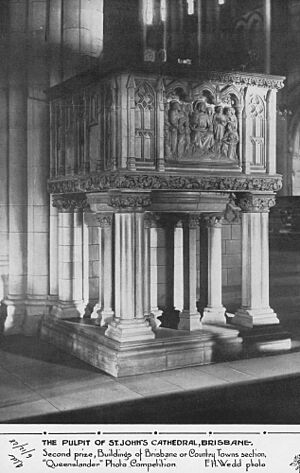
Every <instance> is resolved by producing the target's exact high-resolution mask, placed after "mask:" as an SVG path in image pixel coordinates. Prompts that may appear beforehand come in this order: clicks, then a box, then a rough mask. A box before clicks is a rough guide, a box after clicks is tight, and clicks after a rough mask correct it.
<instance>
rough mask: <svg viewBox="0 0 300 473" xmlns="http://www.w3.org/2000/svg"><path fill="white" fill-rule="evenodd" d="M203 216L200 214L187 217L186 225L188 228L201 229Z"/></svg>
mask: <svg viewBox="0 0 300 473" xmlns="http://www.w3.org/2000/svg"><path fill="white" fill-rule="evenodd" d="M201 219H202V217H201V215H200V214H189V215H187V217H186V219H185V221H184V224H185V225H186V226H187V227H188V228H197V227H199V225H200V223H201Z"/></svg>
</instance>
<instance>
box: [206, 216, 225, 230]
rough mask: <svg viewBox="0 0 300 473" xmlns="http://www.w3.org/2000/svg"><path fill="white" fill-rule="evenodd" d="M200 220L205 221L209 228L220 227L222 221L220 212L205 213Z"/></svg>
mask: <svg viewBox="0 0 300 473" xmlns="http://www.w3.org/2000/svg"><path fill="white" fill-rule="evenodd" d="M202 220H203V221H204V222H205V224H206V226H207V227H210V228H221V227H222V223H223V215H222V214H207V215H203V216H202Z"/></svg>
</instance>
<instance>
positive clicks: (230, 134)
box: [222, 122, 239, 161]
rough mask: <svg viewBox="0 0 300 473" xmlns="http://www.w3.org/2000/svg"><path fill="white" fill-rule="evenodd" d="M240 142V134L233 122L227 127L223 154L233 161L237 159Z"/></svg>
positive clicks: (223, 141) (223, 142)
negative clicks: (237, 148)
mask: <svg viewBox="0 0 300 473" xmlns="http://www.w3.org/2000/svg"><path fill="white" fill-rule="evenodd" d="M238 142H239V134H238V132H237V130H236V128H235V126H234V124H233V123H232V122H228V123H227V125H226V131H225V134H224V137H223V140H222V154H223V155H225V157H227V158H228V159H230V160H231V161H235V160H236V158H237V154H236V147H237V144H238Z"/></svg>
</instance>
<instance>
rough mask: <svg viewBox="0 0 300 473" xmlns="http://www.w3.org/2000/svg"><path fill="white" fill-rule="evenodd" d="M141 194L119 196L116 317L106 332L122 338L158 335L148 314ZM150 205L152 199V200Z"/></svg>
mask: <svg viewBox="0 0 300 473" xmlns="http://www.w3.org/2000/svg"><path fill="white" fill-rule="evenodd" d="M146 200H148V199H147V198H146V199H145V198H144V197H141V196H134V197H124V198H123V197H121V198H119V197H117V198H115V199H112V202H111V206H115V207H117V212H116V213H115V214H114V245H115V248H114V249H115V254H114V259H115V260H114V274H115V278H114V297H115V317H114V319H113V320H112V321H111V322H110V323H109V324H108V328H107V330H106V332H105V335H106V336H107V337H109V338H112V339H113V340H116V341H118V342H128V341H141V340H148V339H152V338H154V333H153V332H152V329H151V327H150V325H149V323H148V322H147V321H146V319H145V316H144V270H145V268H144V247H145V242H144V237H145V234H144V213H143V212H142V211H141V210H140V209H141V207H142V206H143V202H144V201H145V203H146ZM148 205H149V203H148Z"/></svg>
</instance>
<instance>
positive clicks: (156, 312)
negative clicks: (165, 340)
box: [146, 309, 162, 328]
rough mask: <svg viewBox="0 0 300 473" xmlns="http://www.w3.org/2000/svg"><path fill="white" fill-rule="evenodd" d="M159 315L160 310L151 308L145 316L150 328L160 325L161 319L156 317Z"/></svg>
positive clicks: (160, 313)
mask: <svg viewBox="0 0 300 473" xmlns="http://www.w3.org/2000/svg"><path fill="white" fill-rule="evenodd" d="M161 315H162V310H160V309H153V310H151V312H150V315H147V316H146V318H147V320H149V323H150V325H151V327H152V328H158V327H160V326H161V320H159V318H158V317H161Z"/></svg>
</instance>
